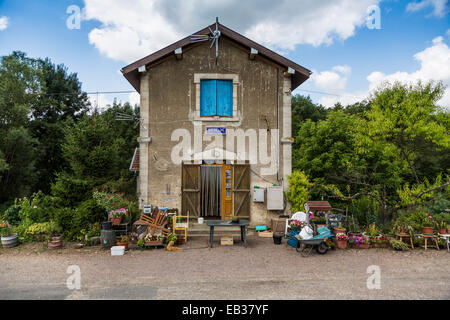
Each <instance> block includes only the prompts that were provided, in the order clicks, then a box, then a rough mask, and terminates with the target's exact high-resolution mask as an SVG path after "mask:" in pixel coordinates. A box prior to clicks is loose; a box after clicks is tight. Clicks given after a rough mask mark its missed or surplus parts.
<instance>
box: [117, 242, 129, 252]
mask: <svg viewBox="0 0 450 320" xmlns="http://www.w3.org/2000/svg"><path fill="white" fill-rule="evenodd" d="M117 245H118V246H121V247H125V250H128V242H120V241H117Z"/></svg>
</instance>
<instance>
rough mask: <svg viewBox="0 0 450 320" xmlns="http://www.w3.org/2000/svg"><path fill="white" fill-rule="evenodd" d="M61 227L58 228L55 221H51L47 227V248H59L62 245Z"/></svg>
mask: <svg viewBox="0 0 450 320" xmlns="http://www.w3.org/2000/svg"><path fill="white" fill-rule="evenodd" d="M61 232H62V228H60V227H59V226H58V225H57V224H56V223H55V222H53V221H51V222H50V224H49V227H48V243H47V248H48V249H59V248H61V247H62V245H63V241H62V235H61Z"/></svg>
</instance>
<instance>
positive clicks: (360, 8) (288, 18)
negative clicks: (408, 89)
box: [0, 0, 450, 106]
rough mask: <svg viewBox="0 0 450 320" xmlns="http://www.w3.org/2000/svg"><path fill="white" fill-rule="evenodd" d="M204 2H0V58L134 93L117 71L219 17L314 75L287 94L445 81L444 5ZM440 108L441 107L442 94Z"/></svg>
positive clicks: (344, 96) (440, 0) (449, 68)
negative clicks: (375, 10)
mask: <svg viewBox="0 0 450 320" xmlns="http://www.w3.org/2000/svg"><path fill="white" fill-rule="evenodd" d="M210 2H212V1H208V2H202V1H201V0H193V1H189V2H187V1H181V0H173V1H168V0H165V1H163V0H147V1H143V0H142V1H141V0H137V1H119V0H109V1H105V0H85V1H75V0H71V1H65V0H60V1H50V0H21V1H14V0H0V55H7V54H10V53H11V52H12V51H14V50H21V51H24V52H26V53H27V54H28V55H29V56H30V57H49V58H50V59H51V60H52V61H53V62H55V63H64V64H65V65H66V66H67V67H68V68H69V70H70V71H71V72H77V73H78V76H79V78H80V80H81V81H82V83H83V89H84V90H85V91H87V92H96V91H122V90H133V89H132V87H131V85H129V84H128V82H127V81H126V80H125V78H123V76H122V75H121V74H120V72H119V70H120V69H121V68H122V67H124V66H125V65H127V64H128V63H130V62H132V61H134V60H136V59H137V58H140V57H143V56H145V55H147V54H150V53H152V52H153V51H155V50H157V49H158V48H162V47H163V46H165V45H168V44H170V43H172V42H174V41H176V40H178V39H180V38H181V37H184V36H187V35H189V34H190V33H192V32H195V31H197V30H199V29H201V28H203V27H204V26H206V25H208V24H210V23H212V22H213V21H214V20H215V16H216V15H218V16H219V19H220V21H221V23H223V24H224V25H226V26H228V27H230V28H231V29H233V30H235V31H237V32H239V33H242V34H244V35H246V36H248V37H249V38H251V39H253V40H255V41H257V42H259V43H261V44H263V45H266V46H268V47H270V48H272V49H274V50H276V51H278V52H281V53H282V54H283V55H285V56H286V57H287V58H289V59H292V60H293V61H295V62H297V63H299V64H301V65H303V66H305V67H307V68H309V69H311V70H313V71H314V74H313V76H312V77H311V79H309V80H308V81H307V82H305V83H304V85H302V86H301V87H300V88H299V90H297V91H296V92H295V93H301V94H310V95H311V97H312V98H313V100H314V101H315V102H320V103H323V104H324V105H332V104H333V103H334V102H336V101H341V102H342V103H344V104H345V103H349V102H354V101H357V100H360V99H362V98H364V97H365V96H367V94H369V92H370V91H371V90H373V88H375V87H376V86H377V85H378V84H379V83H380V82H381V81H383V80H392V81H393V80H401V81H415V80H417V79H423V80H431V79H434V80H441V81H443V82H444V83H445V84H447V85H449V84H450V49H449V44H450V19H449V16H450V15H449V6H450V4H449V1H448V0H424V1H419V0H416V1H414V0H411V1H393V0H390V1H378V0H377V1H372V0H355V1H351V0H334V1H331V0H330V1H326V0H323V1H320V2H318V1H312V0H305V1H294V0H285V1H279V2H274V1H268V0H261V1H248V2H245V4H243V2H242V1H237V0H229V1H222V2H221V3H219V4H214V3H210ZM277 3H278V5H277V6H276V7H275V6H274V5H275V4H277ZM318 3H320V4H318ZM70 5H77V6H78V7H79V8H80V9H82V10H83V11H82V12H83V13H82V17H83V19H82V20H81V24H80V29H72V30H71V29H69V28H67V26H66V20H67V19H68V18H69V16H70V14H67V13H66V9H67V8H68V7H69V6H70ZM371 5H377V6H378V7H379V8H380V22H381V29H369V28H367V26H366V23H365V19H366V17H367V12H366V11H367V8H368V7H369V6H371ZM199 8H200V9H199ZM293 30H295V31H293ZM301 90H312V91H320V92H327V93H332V94H333V95H331V94H330V95H326V94H316V93H314V94H313V93H308V92H306V91H301ZM115 96H116V97H117V98H118V99H119V100H122V101H126V100H128V99H130V98H131V99H132V101H136V99H137V96H136V95H133V96H131V97H130V96H129V94H108V95H104V96H102V97H101V98H100V101H99V102H100V104H105V103H107V102H108V101H112V100H113V98H114V97H115ZM441 104H443V105H445V106H448V105H449V104H450V94H448V92H447V94H446V96H445V97H444V98H443V100H442V101H441Z"/></svg>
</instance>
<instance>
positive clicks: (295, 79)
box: [121, 23, 311, 92]
mask: <svg viewBox="0 0 450 320" xmlns="http://www.w3.org/2000/svg"><path fill="white" fill-rule="evenodd" d="M215 26H216V24H215V23H214V24H212V25H210V26H208V27H206V28H204V29H202V30H200V31H198V32H196V33H194V34H196V35H209V34H210V28H211V29H213V28H215ZM219 30H220V32H221V37H222V36H223V37H225V38H229V39H231V40H234V41H235V42H237V43H239V44H240V45H241V46H243V47H244V48H246V49H248V53H249V54H250V53H251V52H253V51H252V48H253V49H256V50H257V52H258V56H262V57H264V58H266V59H269V60H271V61H273V62H275V63H276V64H278V65H279V66H280V67H282V68H284V69H285V71H286V72H288V70H289V73H290V74H291V79H292V87H291V90H294V89H295V88H297V87H298V86H299V85H301V84H302V83H303V82H305V81H306V80H307V79H308V78H309V76H310V75H311V71H310V70H308V69H306V68H304V67H302V66H301V65H299V64H297V63H295V62H293V61H291V60H289V59H287V58H285V57H283V56H281V55H279V54H278V53H276V52H274V51H272V50H270V49H268V48H266V47H264V46H262V45H260V44H258V43H256V42H254V41H252V40H250V39H248V38H246V37H244V36H243V35H241V34H239V33H237V32H235V31H233V30H231V29H229V28H227V27H225V26H224V25H221V24H220V23H219ZM197 44H198V43H192V42H191V36H190V35H189V36H187V37H186V38H184V39H181V40H179V41H177V42H175V43H173V44H171V45H169V46H167V47H165V48H163V49H161V50H158V51H156V52H154V53H152V54H150V55H148V56H146V57H144V58H142V59H139V60H137V61H135V62H133V63H131V64H130V65H128V66H126V67H124V68H123V69H122V70H121V71H122V73H123V75H124V77H125V78H126V79H127V80H128V81H129V82H130V84H131V85H132V86H133V87H134V88H135V89H136V91H137V92H140V76H139V74H140V73H139V70H138V69H139V68H140V67H142V66H145V67H146V69H147V70H148V68H150V67H151V66H152V65H154V64H155V63H157V62H159V61H161V60H162V59H164V58H166V57H167V56H169V55H175V50H177V49H179V48H183V49H185V48H189V47H191V46H194V45H197ZM292 70H294V71H295V72H294V73H293V74H292Z"/></svg>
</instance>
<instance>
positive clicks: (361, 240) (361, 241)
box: [349, 234, 370, 249]
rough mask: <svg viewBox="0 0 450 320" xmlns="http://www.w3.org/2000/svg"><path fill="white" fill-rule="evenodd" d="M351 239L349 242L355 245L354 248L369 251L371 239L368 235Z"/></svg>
mask: <svg viewBox="0 0 450 320" xmlns="http://www.w3.org/2000/svg"><path fill="white" fill-rule="evenodd" d="M350 239H351V240H349V242H350V243H351V244H352V245H353V248H356V249H369V244H370V238H369V237H368V236H367V235H365V234H362V235H360V236H352V237H351V238H350Z"/></svg>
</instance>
